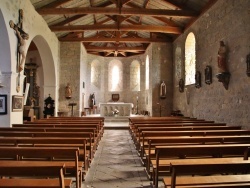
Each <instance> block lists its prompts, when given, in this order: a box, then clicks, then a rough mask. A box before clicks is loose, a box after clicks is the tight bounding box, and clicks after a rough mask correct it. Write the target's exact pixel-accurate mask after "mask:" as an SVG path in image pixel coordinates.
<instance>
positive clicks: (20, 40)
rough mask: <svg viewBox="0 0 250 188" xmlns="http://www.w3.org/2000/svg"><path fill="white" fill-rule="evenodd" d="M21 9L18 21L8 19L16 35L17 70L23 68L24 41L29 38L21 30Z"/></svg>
mask: <svg viewBox="0 0 250 188" xmlns="http://www.w3.org/2000/svg"><path fill="white" fill-rule="evenodd" d="M22 23H23V10H22V9H20V10H19V23H18V24H15V23H14V22H13V21H12V20H10V22H9V24H10V27H11V28H12V29H14V30H15V31H16V35H17V37H18V72H21V71H22V70H23V69H24V63H25V58H26V41H25V40H28V39H29V35H28V34H27V33H25V32H24V31H23V28H22Z"/></svg>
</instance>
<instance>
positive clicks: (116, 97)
mask: <svg viewBox="0 0 250 188" xmlns="http://www.w3.org/2000/svg"><path fill="white" fill-rule="evenodd" d="M119 98H120V96H119V94H112V101H113V102H117V101H119Z"/></svg>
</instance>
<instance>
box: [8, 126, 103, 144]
mask: <svg viewBox="0 0 250 188" xmlns="http://www.w3.org/2000/svg"><path fill="white" fill-rule="evenodd" d="M12 127H13V128H21V127H30V128H68V129H71V128H95V129H96V145H98V143H99V141H100V140H101V137H102V135H103V131H104V129H103V128H101V127H100V126H99V125H97V124H84V125H81V124H69V123H65V124H60V123H59V124H57V123H42V124H40V123H37V124H13V125H12ZM94 136H95V135H94Z"/></svg>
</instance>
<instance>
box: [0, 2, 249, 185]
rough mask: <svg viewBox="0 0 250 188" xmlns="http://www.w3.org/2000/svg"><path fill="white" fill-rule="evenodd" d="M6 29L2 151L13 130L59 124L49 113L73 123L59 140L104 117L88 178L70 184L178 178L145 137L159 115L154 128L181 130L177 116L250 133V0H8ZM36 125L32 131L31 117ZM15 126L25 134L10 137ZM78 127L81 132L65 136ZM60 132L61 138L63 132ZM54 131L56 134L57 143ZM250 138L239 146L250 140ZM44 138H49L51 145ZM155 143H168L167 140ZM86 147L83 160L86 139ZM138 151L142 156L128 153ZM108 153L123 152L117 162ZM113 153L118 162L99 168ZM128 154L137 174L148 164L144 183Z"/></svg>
mask: <svg viewBox="0 0 250 188" xmlns="http://www.w3.org/2000/svg"><path fill="white" fill-rule="evenodd" d="M0 26H1V27H0V44H1V45H0V91H1V92H0V121H1V124H0V137H6V138H3V140H1V139H2V138H0V151H1V150H2V149H3V150H2V152H0V153H3V151H4V149H5V148H4V146H6V145H4V144H6V143H7V142H10V141H7V137H18V136H20V137H26V136H27V135H29V137H35V136H34V135H35V133H34V132H33V131H35V129H37V130H36V132H37V133H36V134H37V135H39V136H37V137H44V134H42V133H41V134H38V132H39V131H40V129H41V130H42V132H47V131H48V132H49V131H50V130H47V127H48V125H47V124H49V122H50V124H53V127H54V128H55V129H58V130H57V132H63V131H65V130H63V129H66V125H67V124H68V125H71V124H72V126H70V127H71V128H72V130H71V131H69V130H68V134H66V133H65V132H64V134H62V137H63V138H64V139H65V140H64V141H63V139H62V138H61V140H59V138H57V139H58V140H57V141H55V140H54V141H53V142H55V143H56V142H60V144H62V142H65V144H66V143H71V142H72V145H73V144H76V143H75V142H77V144H78V145H79V143H78V142H79V140H78V141H77V139H80V138H76V137H77V134H79V136H80V132H84V134H85V131H87V127H85V129H86V130H84V131H83V130H81V131H80V130H77V129H80V127H77V126H76V125H75V124H88V125H89V126H90V124H94V121H97V122H98V123H97V124H98V126H97V125H95V126H97V127H95V131H96V132H93V133H91V135H92V134H93V135H92V136H93V142H92V141H91V139H92V138H91V136H90V138H88V139H90V143H89V140H88V139H87V138H86V143H85V141H84V144H86V146H85V145H84V147H85V148H88V149H89V148H91V149H90V153H88V154H86V152H87V151H86V150H84V154H85V155H86V156H85V155H84V169H81V170H79V169H78V170H77V172H74V173H76V174H78V171H80V173H81V175H80V176H79V175H76V177H75V181H74V183H73V186H72V185H71V187H76V188H79V187H82V188H86V187H93V188H99V187H100V188H103V187H127V188H136V187H154V188H157V187H169V183H168V182H169V179H166V180H164V178H163V181H161V180H159V181H158V178H159V177H158V173H159V174H160V172H161V170H159V169H158V168H160V167H159V164H158V165H157V164H156V166H157V167H156V169H155V168H154V160H158V159H157V157H159V156H160V154H159V156H158V155H155V156H153V157H155V158H153V159H150V157H149V156H151V154H148V153H147V152H146V151H144V150H145V147H146V146H145V147H144V144H143V146H141V139H142V137H140V136H142V135H143V134H142V133H140V131H148V132H150V130H151V129H149V128H148V130H144V129H143V128H142V129H141V128H140V126H138V127H137V126H136V124H145V125H146V124H147V125H149V124H154V125H153V127H154V128H155V130H153V129H152V130H151V132H156V131H160V129H163V128H160V126H161V125H160V123H159V122H160V121H161V123H162V124H168V123H171V125H172V127H175V126H174V123H175V124H181V126H182V128H183V127H184V126H191V125H192V126H193V127H192V130H195V128H194V124H195V123H198V124H197V126H200V127H201V126H205V124H209V125H207V126H209V127H210V128H209V129H212V126H211V125H212V124H214V126H217V128H216V130H217V129H219V127H223V126H226V127H227V129H228V132H230V130H231V129H233V128H235V129H240V130H241V131H246V132H245V134H246V135H247V134H250V133H248V132H247V131H249V130H250V114H249V112H250V87H249V86H250V44H249V41H250V1H249V0H202V1H201V0H1V1H0ZM47 121H49V122H47ZM85 121H86V122H85ZM92 121H93V122H92ZM194 121H195V122H194ZM201 121H203V122H201ZM39 122H40V123H41V125H38V124H39ZM45 122H46V123H45ZM33 123H34V125H35V127H34V130H29V131H32V134H31V133H28V130H26V129H24V126H23V125H25V124H30V126H32V125H33ZM35 123H37V124H35ZM95 123H96V122H95ZM124 123H125V124H126V125H125V126H119V125H124ZM210 123H211V124H210ZM57 124H62V125H61V126H62V127H60V128H59V127H57V126H56V125H57ZM215 124H216V125H215ZM42 125H46V126H45V127H42ZM73 125H74V126H73ZM92 126H93V125H91V127H92ZM162 126H163V125H162ZM21 127H22V128H23V130H25V131H26V133H25V134H26V136H25V134H24V133H21V129H22V128H21ZM105 127H106V129H105ZM156 127H157V128H158V129H156ZM1 128H2V130H1ZM11 128H13V129H14V128H16V130H15V132H18V131H19V133H14V132H13V135H12V134H9V133H10V129H11ZM29 128H31V127H29ZM38 128H39V130H38ZM145 128H146V127H145ZM224 128H225V127H224ZM224 128H223V130H224ZM4 129H6V130H4ZM7 129H8V131H7ZM13 129H12V130H13ZM88 129H90V127H88ZM165 129H166V130H165ZM200 129H204V128H200ZM213 129H215V128H214V127H213ZM229 129H230V130H229ZM176 130H177V129H176ZM176 130H175V129H173V130H170V128H168V129H167V128H166V127H164V133H162V132H161V133H159V135H157V134H158V133H157V134H156V133H155V135H154V136H152V137H159V136H160V135H161V136H166V137H170V136H167V135H168V133H166V135H165V132H167V131H168V132H169V131H170V132H172V131H176ZM187 130H188V129H186V131H187ZM197 130H198V128H197ZM5 131H6V132H9V133H8V134H9V136H7V133H5ZM88 131H89V130H88ZM92 131H93V130H92ZM124 131H126V132H124ZM183 131H184V130H183ZM210 131H211V130H210ZM231 131H232V130H231ZM237 131H239V130H237ZM70 132H74V135H73V136H72V137H74V139H73V138H67V139H66V137H71V136H70ZM76 132H78V133H76ZM211 132H212V131H211ZM1 134H2V135H1ZM5 134H6V135H5ZM82 134H83V133H82ZM88 134H89V133H88ZM145 134H147V133H145ZM148 134H149V133H148ZM209 134H210V133H207V132H206V134H205V133H203V136H204V135H209ZM218 134H219V133H218ZM227 134H230V136H232V134H233V133H227ZM235 134H236V135H234V137H237V135H239V134H240V133H235ZM10 135H11V136H10ZM22 135H23V136H22ZM30 135H32V136H30ZM48 135H50V133H48ZM48 135H47V136H48ZM55 135H56V134H54V135H53V138H54V137H58V136H55ZM86 135H87V133H86ZM139 135H140V136H139ZM176 135H177V134H176ZM211 135H212V133H211ZM138 136H139V137H138ZM179 136H180V135H179ZM181 136H182V137H184V136H187V135H181ZM188 136H190V135H188ZM209 136H210V135H209ZM217 136H218V135H217ZM224 136H225V135H224ZM227 136H229V135H227ZM241 136H242V135H241ZM241 136H240V137H241ZM51 137H52V133H51ZM51 137H48V138H47V140H50V139H51V142H52V140H53V139H52V138H51ZM145 137H146V136H145ZM148 137H149V136H148ZM199 137H202V136H200V135H199ZM211 137H212V136H211ZM242 137H243V136H242ZM245 137H246V138H244V139H246V140H244V141H242V140H241V141H240V142H238V141H232V142H230V143H236V142H237V144H238V145H240V144H243V143H244V144H245V145H247V144H250V141H249V140H247V138H248V136H245ZM110 138H112V139H113V140H110ZM120 138H123V139H124V140H120ZM230 138H231V137H230ZM4 139H6V140H5V141H4ZM54 139H55V138H54ZM95 139H96V140H95ZM145 139H146V138H145ZM197 139H198V138H197ZM209 139H210V138H209ZM211 139H212V138H211ZM213 139H215V138H213ZM220 139H221V138H220ZM225 139H226V138H224V137H223V140H225ZM242 139H243V138H242ZM20 140H21V138H20ZM45 140H46V139H44V141H41V140H39V144H40V145H42V146H43V147H45V146H47V145H46V144H45V143H46V141H45ZM73 140H74V141H73ZM103 140H105V141H107V142H103ZM180 140H181V139H180ZM172 141H173V139H172ZM172 141H171V142H172ZM20 142H21V141H20ZM34 142H35V141H34ZM36 142H37V143H38V139H37V141H36ZM40 142H42V143H40ZM43 142H44V143H43ZM124 142H126V144H127V145H126V144H124ZM152 142H153V141H152ZM155 142H157V141H155ZM159 142H160V141H159ZM165 142H167V141H166V140H164V143H165ZM169 142H170V141H169ZM178 142H179V141H178ZM190 142H192V143H193V142H195V141H190ZM196 142H197V141H196ZM203 142H205V141H202V143H203ZM206 142H207V141H206ZM214 142H217V141H214ZM27 143H28V141H27ZM114 143H116V146H115V147H117V148H114V146H113V145H112V144H114ZM143 143H144V142H143ZM9 144H10V143H9ZM15 144H17V141H16V143H15ZM39 144H37V145H39ZM88 144H90V146H89V145H88ZM91 144H92V145H91ZM147 144H148V143H147ZM147 144H146V145H147ZM152 144H153V147H155V148H154V149H155V150H154V152H157V151H158V148H157V147H158V145H156V143H152ZM55 145H56V144H55ZM58 145H59V143H58ZM7 146H9V145H7ZM33 146H34V143H33ZM2 147H3V148H2ZM51 147H52V146H51ZM53 147H55V146H53ZM81 147H82V145H81ZM147 147H148V145H147ZM183 147H184V146H183ZM232 147H233V146H232ZM242 147H243V146H242ZM249 147H250V146H249ZM10 148H12V147H10ZM10 148H9V149H10ZM97 148H98V149H97ZM100 148H101V149H100ZM105 148H108V151H109V152H107V151H106V149H105ZM131 148H133V149H132V150H131ZM33 149H34V148H33ZM88 149H87V150H88ZM151 149H152V148H151ZM39 150H40V149H39ZM55 150H56V148H55ZM79 150H80V151H78V152H79V153H80V154H79V158H80V156H81V151H82V148H80V149H79ZM128 150H129V152H130V154H131V155H130V157H131V158H132V159H133V162H132V163H131V164H130V163H129V160H128V159H127V158H122V157H124V155H123V154H125V153H126V151H128ZM130 150H131V151H130ZM146 150H147V149H146ZM190 150H192V149H190ZM217 150H218V148H217ZM232 150H233V149H231V151H232ZM235 150H237V149H235ZM46 151H47V150H46ZM104 151H105V152H107V153H109V154H113V153H120V155H118V156H116V157H115V158H114V159H113V160H109V157H107V156H106V155H107V154H106V153H105V152H104ZM147 151H148V150H147ZM159 151H160V149H159ZM37 152H38V151H37ZM47 152H48V153H51V154H52V153H53V152H52V151H47ZM67 152H69V151H67ZM190 152H191V151H190ZM29 153H30V151H29ZM31 153H32V152H31ZM155 154H156V153H155ZM20 155H21V154H20ZM55 155H56V154H55ZM135 155H136V157H135ZM94 156H95V159H94V158H93V157H94ZM96 156H97V157H96ZM1 157H2V156H1V154H0V176H2V175H1V173H2V172H1V171H2V170H1V168H7V167H5V166H4V165H3V164H2V163H1ZM5 157H6V156H5ZM33 157H34V156H33ZM53 157H54V156H53ZM105 157H107V158H105ZM179 157H180V156H179ZM182 157H183V156H182ZM244 157H245V156H244ZM101 158H103V159H104V160H101ZM180 158H181V157H180ZM118 161H119V162H118ZM102 162H103V163H104V164H106V163H107V164H109V165H108V167H102V168H101V170H100V169H98V168H99V166H102V165H98V164H102ZM141 162H142V164H141ZM217 162H218V161H217ZM217 162H215V163H217ZM245 162H246V161H245ZM118 163H121V164H123V165H124V163H127V164H129V165H131V166H120V167H119V168H122V169H126V170H127V171H129V169H133V167H132V166H136V165H139V166H140V168H139V167H138V169H135V171H136V173H137V175H138V174H139V175H138V176H137V178H135V179H139V180H134V181H133V180H132V181H128V180H127V179H130V178H131V177H130V176H132V175H131V174H133V173H134V172H131V173H128V172H127V173H123V174H122V173H121V172H120V171H119V170H117V169H116V168H115V165H117V164H118ZM173 163H175V161H174V162H173ZM176 163H177V164H178V162H176ZM218 163H219V162H218ZM235 163H236V162H235ZM13 164H14V163H13ZM65 164H66V163H65ZM65 164H63V165H62V163H60V165H61V166H64V165H65ZM104 164H103V165H104ZM111 164H112V165H111ZM223 164H224V163H223ZM244 164H245V163H244ZM36 165H37V164H36ZM47 165H51V164H47ZM70 165H71V164H70ZM195 165H197V164H195ZM221 165H222V164H221ZM245 165H246V166H247V162H246V164H245ZM3 166H4V167H3ZM61 166H60V167H61ZM66 166H67V165H66ZM79 166H80V165H79ZM90 166H92V169H91V168H90ZM104 166H105V165H104ZM110 166H112V167H110ZM29 167H30V166H29ZM33 167H34V166H33ZM25 168H28V167H27V166H25ZM37 168H40V166H39V167H38V166H37ZM41 168H42V167H41ZM51 168H52V167H51ZM53 168H58V166H57V167H53ZM88 168H90V169H91V170H92V171H91V172H90V173H87V171H89V170H88ZM196 168H197V169H198V168H199V167H198V166H196ZM211 168H212V167H211ZM214 168H215V167H214ZM93 169H94V170H95V171H93ZM176 169H178V167H176ZM141 170H142V171H143V173H142V172H141ZM20 171H21V170H20ZM24 171H25V172H26V171H27V169H26V170H24ZM28 171H29V170H28ZM41 171H42V169H41ZM103 171H105V173H109V174H108V175H107V174H103ZM116 171H117V176H119V175H121V176H120V177H119V178H120V179H119V178H118V179H119V180H116V181H119V183H117V182H116V183H115V182H112V183H111V180H110V178H111V177H113V174H114V173H115V172H116ZM183 171H184V170H183ZM39 172H40V170H39ZM60 172H61V171H60ZM144 172H145V173H146V174H147V175H145V174H144ZM51 173H52V172H51ZM74 173H73V174H74ZM183 173H184V174H185V173H186V172H183ZM223 173H224V172H223ZM24 174H25V173H24ZM111 174H112V175H111ZM64 175H65V177H66V175H67V173H63V172H61V173H60V179H62V177H61V176H64ZM159 176H160V175H159ZM172 176H176V174H174V175H172ZM146 177H147V178H146ZM102 178H103V179H102ZM105 178H107V179H105ZM161 178H162V177H161ZM172 178H173V177H172ZM248 178H249V176H248ZM84 179H85V181H84ZM111 179H112V178H111ZM132 179H133V177H132ZM98 180H101V181H100V182H99V181H98ZM6 181H7V180H6ZM32 181H33V180H32ZM171 181H172V183H173V179H172V180H171ZM179 181H180V184H181V180H179ZM183 181H184V180H183ZM199 181H201V180H199ZM218 181H219V180H218ZM242 181H243V180H242ZM121 182H122V183H121ZM138 182H139V183H138ZM176 182H177V183H179V182H178V181H175V180H174V184H175V183H176ZM3 183H4V182H3ZM29 183H31V182H29ZM64 183H65V184H66V183H69V184H72V182H67V181H66V180H65V181H64ZM64 183H63V184H64ZM177 183H176V184H177ZM7 184H9V183H7ZM38 184H41V183H38ZM48 184H49V183H48ZM60 184H62V183H61V182H60ZM9 185H10V184H9ZM34 185H35V183H33V186H34ZM174 186H175V185H172V184H171V187H174ZM216 186H218V185H216ZM216 186H215V187H216ZM230 186H231V185H230ZM237 186H239V185H237ZM244 186H245V185H244ZM248 186H250V184H249V183H248V184H246V187H248ZM0 187H1V179H0ZM60 187H67V186H65V185H60ZM180 187H182V186H180ZM184 187H185V186H184V185H183V188H184ZM186 187H188V186H186ZM190 187H202V186H201V185H198V186H197V185H196V186H194V185H192V186H190ZM204 187H205V186H204ZM211 187H212V186H211ZM225 187H226V186H225ZM239 187H243V184H241V185H240V186H239Z"/></svg>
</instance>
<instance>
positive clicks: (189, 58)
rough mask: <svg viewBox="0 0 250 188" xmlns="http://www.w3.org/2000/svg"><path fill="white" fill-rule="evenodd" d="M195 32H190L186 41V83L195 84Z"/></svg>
mask: <svg viewBox="0 0 250 188" xmlns="http://www.w3.org/2000/svg"><path fill="white" fill-rule="evenodd" d="M195 44H196V42H195V36H194V33H189V34H188V36H187V39H186V42H185V85H191V84H195V65H196V50H195Z"/></svg>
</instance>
